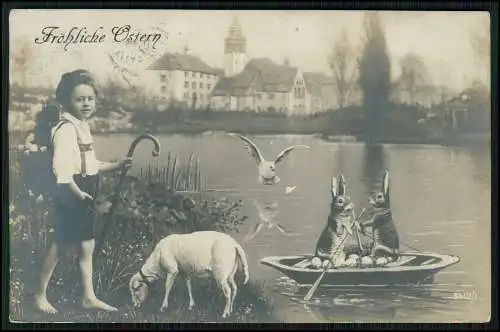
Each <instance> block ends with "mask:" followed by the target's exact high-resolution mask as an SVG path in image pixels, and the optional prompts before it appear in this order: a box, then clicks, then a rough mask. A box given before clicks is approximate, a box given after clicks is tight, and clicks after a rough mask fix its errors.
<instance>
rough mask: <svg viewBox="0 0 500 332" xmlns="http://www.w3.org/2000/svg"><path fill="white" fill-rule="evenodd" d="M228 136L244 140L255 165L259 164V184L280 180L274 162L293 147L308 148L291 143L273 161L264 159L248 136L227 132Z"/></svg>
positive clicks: (285, 156)
mask: <svg viewBox="0 0 500 332" xmlns="http://www.w3.org/2000/svg"><path fill="white" fill-rule="evenodd" d="M228 136H231V137H236V138H239V139H241V140H242V141H243V142H245V145H246V148H247V150H248V152H249V153H250V155H251V156H252V157H253V158H254V159H255V161H256V162H257V165H258V166H259V177H258V181H259V183H260V184H265V185H273V184H276V183H278V182H279V181H280V178H279V176H277V175H276V164H277V163H279V162H282V161H283V160H285V159H286V158H287V157H288V155H289V154H290V152H292V150H294V149H295V148H304V149H308V150H309V149H310V147H309V146H307V145H292V146H289V147H287V148H286V149H284V150H283V151H281V152H280V153H279V154H278V156H277V157H276V159H275V160H274V161H268V160H265V159H264V157H263V156H262V153H261V152H260V150H259V148H258V147H257V145H255V143H254V142H252V141H251V140H250V139H249V138H248V137H245V136H243V135H239V134H232V133H228Z"/></svg>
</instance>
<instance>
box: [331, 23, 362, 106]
mask: <svg viewBox="0 0 500 332" xmlns="http://www.w3.org/2000/svg"><path fill="white" fill-rule="evenodd" d="M356 60H357V59H356V56H355V52H354V49H353V48H352V46H351V44H350V42H349V38H348V36H347V31H346V30H343V31H342V35H341V37H340V38H339V39H338V40H337V41H336V42H335V44H334V47H333V52H332V54H331V55H330V56H329V59H328V63H329V66H330V69H331V70H332V74H333V78H334V81H335V87H336V94H337V100H338V104H339V107H340V108H342V107H344V106H345V105H346V102H347V100H348V97H349V92H350V91H351V90H352V86H353V83H354V82H355V77H356V73H357V67H358V64H357V61H356Z"/></svg>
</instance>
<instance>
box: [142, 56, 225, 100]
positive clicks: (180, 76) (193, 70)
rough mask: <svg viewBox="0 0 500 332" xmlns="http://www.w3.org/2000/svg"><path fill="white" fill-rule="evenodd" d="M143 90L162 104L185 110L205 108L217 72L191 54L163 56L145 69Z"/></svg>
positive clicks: (216, 77) (216, 78) (219, 73)
mask: <svg viewBox="0 0 500 332" xmlns="http://www.w3.org/2000/svg"><path fill="white" fill-rule="evenodd" d="M147 69H148V71H149V73H150V75H149V78H148V80H147V82H148V84H147V87H146V89H147V90H148V91H147V92H148V94H149V95H150V96H155V97H157V98H158V99H160V101H161V103H162V104H167V105H172V106H183V107H189V108H205V107H207V106H209V103H210V95H211V93H212V91H213V89H214V87H215V85H216V84H217V82H218V76H219V75H221V74H222V72H221V70H218V69H215V68H212V67H210V66H209V65H207V64H206V63H205V62H203V61H202V60H201V59H200V58H199V57H197V56H195V55H191V54H181V53H166V54H164V55H163V56H162V57H160V58H159V59H158V60H156V61H155V62H154V63H153V64H152V65H150V66H149V67H148V68H147Z"/></svg>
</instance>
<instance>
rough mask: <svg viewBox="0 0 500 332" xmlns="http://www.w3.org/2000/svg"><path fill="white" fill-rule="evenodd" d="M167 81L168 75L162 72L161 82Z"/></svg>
mask: <svg viewBox="0 0 500 332" xmlns="http://www.w3.org/2000/svg"><path fill="white" fill-rule="evenodd" d="M166 81H167V75H166V74H161V75H160V82H166Z"/></svg>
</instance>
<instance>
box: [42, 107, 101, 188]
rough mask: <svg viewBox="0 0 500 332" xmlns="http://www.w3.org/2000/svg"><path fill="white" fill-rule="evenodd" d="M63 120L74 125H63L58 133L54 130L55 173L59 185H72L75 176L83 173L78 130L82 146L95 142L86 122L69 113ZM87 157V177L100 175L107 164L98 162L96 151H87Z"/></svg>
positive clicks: (63, 115)
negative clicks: (100, 171) (101, 169)
mask: <svg viewBox="0 0 500 332" xmlns="http://www.w3.org/2000/svg"><path fill="white" fill-rule="evenodd" d="M62 119H65V120H68V121H70V122H71V123H72V124H63V125H62V126H61V127H59V129H57V131H56V132H54V129H55V128H52V131H51V136H52V138H53V151H54V155H53V172H54V175H55V176H56V179H57V183H70V182H71V181H72V179H73V175H74V174H81V172H82V169H81V159H80V158H81V157H80V150H79V148H78V141H77V136H76V130H77V131H78V134H79V136H80V139H81V143H82V144H89V143H92V142H93V140H92V134H91V132H90V127H89V124H88V123H87V122H86V121H81V120H79V119H77V118H76V117H74V116H73V115H71V114H70V113H68V112H64V113H63V114H62ZM75 129H76V130H75ZM85 157H86V158H85V160H86V174H87V175H95V174H97V173H99V169H100V168H101V167H102V166H103V164H107V163H105V162H101V161H99V160H97V158H96V155H95V151H94V149H92V150H91V151H86V152H85Z"/></svg>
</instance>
